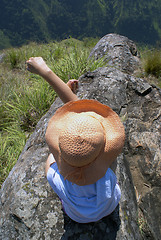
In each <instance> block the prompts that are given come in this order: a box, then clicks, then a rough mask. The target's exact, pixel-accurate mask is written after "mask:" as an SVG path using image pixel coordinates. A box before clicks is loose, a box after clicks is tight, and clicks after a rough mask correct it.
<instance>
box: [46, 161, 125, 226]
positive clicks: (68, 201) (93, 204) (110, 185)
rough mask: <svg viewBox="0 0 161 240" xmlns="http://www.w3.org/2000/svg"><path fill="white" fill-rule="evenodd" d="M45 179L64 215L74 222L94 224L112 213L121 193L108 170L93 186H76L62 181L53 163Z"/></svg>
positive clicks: (112, 173)
mask: <svg viewBox="0 0 161 240" xmlns="http://www.w3.org/2000/svg"><path fill="white" fill-rule="evenodd" d="M47 179H48V182H49V184H50V186H51V187H52V188H53V190H54V192H55V193H56V194H57V195H58V196H59V198H60V199H61V200H62V204H63V207H64V210H65V212H66V214H67V215H68V216H69V217H70V218H71V219H73V220H74V221H76V222H79V223H88V222H96V221H98V220H100V219H101V218H103V217H105V216H107V215H109V214H110V213H112V212H113V211H114V210H115V208H116V206H117V205H118V203H119V201H120V197H121V191H120V188H119V185H118V184H117V179H116V175H115V174H114V172H113V171H112V170H111V169H110V168H108V170H107V172H106V174H105V175H104V176H103V177H102V178H101V179H99V180H98V181H97V182H95V183H94V184H90V185H85V186H78V185H76V184H73V183H72V182H70V181H68V180H64V178H63V176H62V175H61V174H60V173H59V170H58V166H57V164H56V163H53V164H52V165H51V166H50V168H49V170H48V173H47Z"/></svg>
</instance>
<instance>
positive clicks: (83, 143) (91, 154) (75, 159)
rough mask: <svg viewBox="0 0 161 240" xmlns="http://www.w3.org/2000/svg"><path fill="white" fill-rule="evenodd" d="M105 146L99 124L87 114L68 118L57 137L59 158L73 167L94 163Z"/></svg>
mask: <svg viewBox="0 0 161 240" xmlns="http://www.w3.org/2000/svg"><path fill="white" fill-rule="evenodd" d="M104 145H105V133H104V129H103V126H102V124H101V122H100V121H99V120H98V119H96V118H95V117H94V116H92V114H89V113H87V112H85V113H78V114H77V116H75V115H74V117H73V116H70V117H68V119H67V122H66V125H65V126H64V129H62V131H61V134H60V136H59V148H60V154H61V158H63V160H64V161H66V162H67V163H68V164H69V165H71V166H74V167H82V166H85V165H87V164H89V163H91V162H92V161H94V160H95V159H96V158H97V156H98V155H99V153H100V151H101V150H102V149H103V147H104Z"/></svg>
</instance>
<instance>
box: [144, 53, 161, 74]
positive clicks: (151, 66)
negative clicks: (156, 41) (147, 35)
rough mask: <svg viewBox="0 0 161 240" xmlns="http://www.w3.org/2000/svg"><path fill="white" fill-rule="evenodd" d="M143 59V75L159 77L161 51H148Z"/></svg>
mask: <svg viewBox="0 0 161 240" xmlns="http://www.w3.org/2000/svg"><path fill="white" fill-rule="evenodd" d="M144 58H145V60H144V70H145V73H146V74H151V75H154V76H155V77H161V50H158V49H154V50H152V51H149V52H148V53H146V56H145V57H144Z"/></svg>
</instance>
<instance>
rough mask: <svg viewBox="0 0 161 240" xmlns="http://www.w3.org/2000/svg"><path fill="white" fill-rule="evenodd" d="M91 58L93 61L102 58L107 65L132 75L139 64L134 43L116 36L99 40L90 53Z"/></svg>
mask: <svg viewBox="0 0 161 240" xmlns="http://www.w3.org/2000/svg"><path fill="white" fill-rule="evenodd" d="M92 56H93V57H94V58H95V59H98V58H101V57H104V58H105V59H106V60H107V64H108V65H110V66H113V67H116V68H119V69H120V70H121V71H124V72H126V73H133V72H134V71H135V70H137V69H138V67H139V63H140V59H139V53H138V51H137V47H136V45H135V43H134V42H133V41H131V40H130V39H128V38H127V37H124V36H120V35H118V34H108V35H105V36H104V37H103V38H101V39H100V41H99V42H98V43H97V44H96V46H95V47H94V48H93V50H92V51H91V53H90V57H92Z"/></svg>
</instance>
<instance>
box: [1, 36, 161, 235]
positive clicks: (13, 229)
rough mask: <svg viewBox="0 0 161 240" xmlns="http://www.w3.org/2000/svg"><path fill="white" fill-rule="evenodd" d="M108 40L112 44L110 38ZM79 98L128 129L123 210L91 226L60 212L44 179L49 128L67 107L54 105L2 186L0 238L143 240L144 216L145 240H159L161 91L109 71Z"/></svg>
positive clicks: (121, 169)
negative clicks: (98, 105)
mask: <svg viewBox="0 0 161 240" xmlns="http://www.w3.org/2000/svg"><path fill="white" fill-rule="evenodd" d="M115 36H116V35H115V34H114V35H113V39H114V41H115ZM117 37H119V36H118V35H117ZM104 38H105V39H108V35H107V36H105V37H104ZM122 38H123V37H122V36H120V41H121V39H122ZM101 41H102V40H101ZM129 41H130V40H129ZM111 42H112V35H111V34H110V44H111ZM130 42H131V41H130ZM107 45H108V43H107ZM127 48H128V46H127ZM133 57H134V58H135V56H133ZM125 61H126V59H124V62H125ZM127 65H128V64H127ZM131 67H132V66H131ZM134 68H135V66H134ZM77 94H78V96H79V98H82V99H96V100H98V101H100V102H101V103H104V104H106V105H108V106H110V107H111V108H112V109H113V110H114V111H116V112H117V113H118V114H119V115H120V117H121V119H122V122H123V124H124V126H125V130H126V142H125V147H124V150H123V152H122V154H121V155H120V156H119V157H118V165H117V170H116V175H117V178H118V182H119V184H120V188H121V191H122V197H121V201H120V204H119V207H118V208H116V210H115V211H114V212H113V213H112V214H111V215H109V216H107V217H105V218H103V219H101V220H100V221H98V222H96V223H89V224H79V223H76V222H74V221H72V220H71V219H70V218H69V217H68V216H67V215H66V214H64V213H63V211H62V209H61V203H60V201H59V199H58V197H57V196H56V194H55V193H54V192H53V190H52V189H51V187H50V186H49V184H48V182H47V180H46V178H45V174H44V165H45V160H46V158H47V156H48V154H49V149H48V147H47V145H46V142H45V131H46V127H47V124H48V121H49V119H50V117H51V116H52V115H53V114H54V112H55V111H56V110H57V109H58V108H59V107H60V106H62V102H61V101H60V99H58V98H57V99H56V101H55V102H54V103H53V105H52V106H51V108H50V110H49V111H48V112H47V113H46V115H45V116H43V117H42V119H41V120H40V121H39V123H38V124H37V126H36V129H35V131H34V133H33V134H32V136H31V137H30V139H29V140H28V141H27V143H26V146H25V148H24V150H23V152H22V153H21V155H20V157H19V159H18V161H17V163H16V165H15V166H14V168H13V169H12V171H11V172H10V174H9V176H8V178H7V179H6V180H5V182H4V183H3V185H2V188H1V190H0V219H1V221H0V239H3V240H11V239H19V240H21V239H22V240H23V239H24V240H26V239H32V240H38V239H45V240H48V239H49V240H50V239H54V240H59V239H62V240H63V239H64V240H65V239H69V240H70V239H72V240H73V239H75V240H76V239H77V240H83V239H85V240H90V239H101V240H102V239H106V240H108V239H110V240H114V239H116V240H125V239H128V240H136V239H137V240H139V239H141V238H142V236H141V235H142V234H141V233H140V230H139V226H138V212H139V209H141V213H142V216H143V221H145V222H146V226H147V229H148V230H147V231H146V232H145V228H143V224H142V225H141V226H140V228H141V230H142V232H144V235H143V236H144V239H156V240H158V239H160V238H161V235H160V226H161V221H160V220H161V219H160V216H161V208H160V206H161V200H160V199H161V198H160V193H161V186H160V184H161V181H160V178H161V171H160V170H161V163H160V148H159V147H160V145H159V144H160V142H159V141H160V138H159V137H160V135H159V131H160V119H159V117H160V115H159V113H160V109H161V108H160V102H161V98H160V89H158V88H157V87H155V86H151V85H150V84H149V83H147V82H146V81H145V80H143V79H140V78H136V77H134V76H132V75H130V74H129V71H127V73H125V71H122V69H121V68H120V69H119V68H116V67H115V66H109V65H108V66H106V67H103V68H98V69H96V70H95V71H93V72H87V73H86V74H84V75H83V76H81V77H80V79H79V90H78V93H77ZM156 219H157V224H156Z"/></svg>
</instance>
